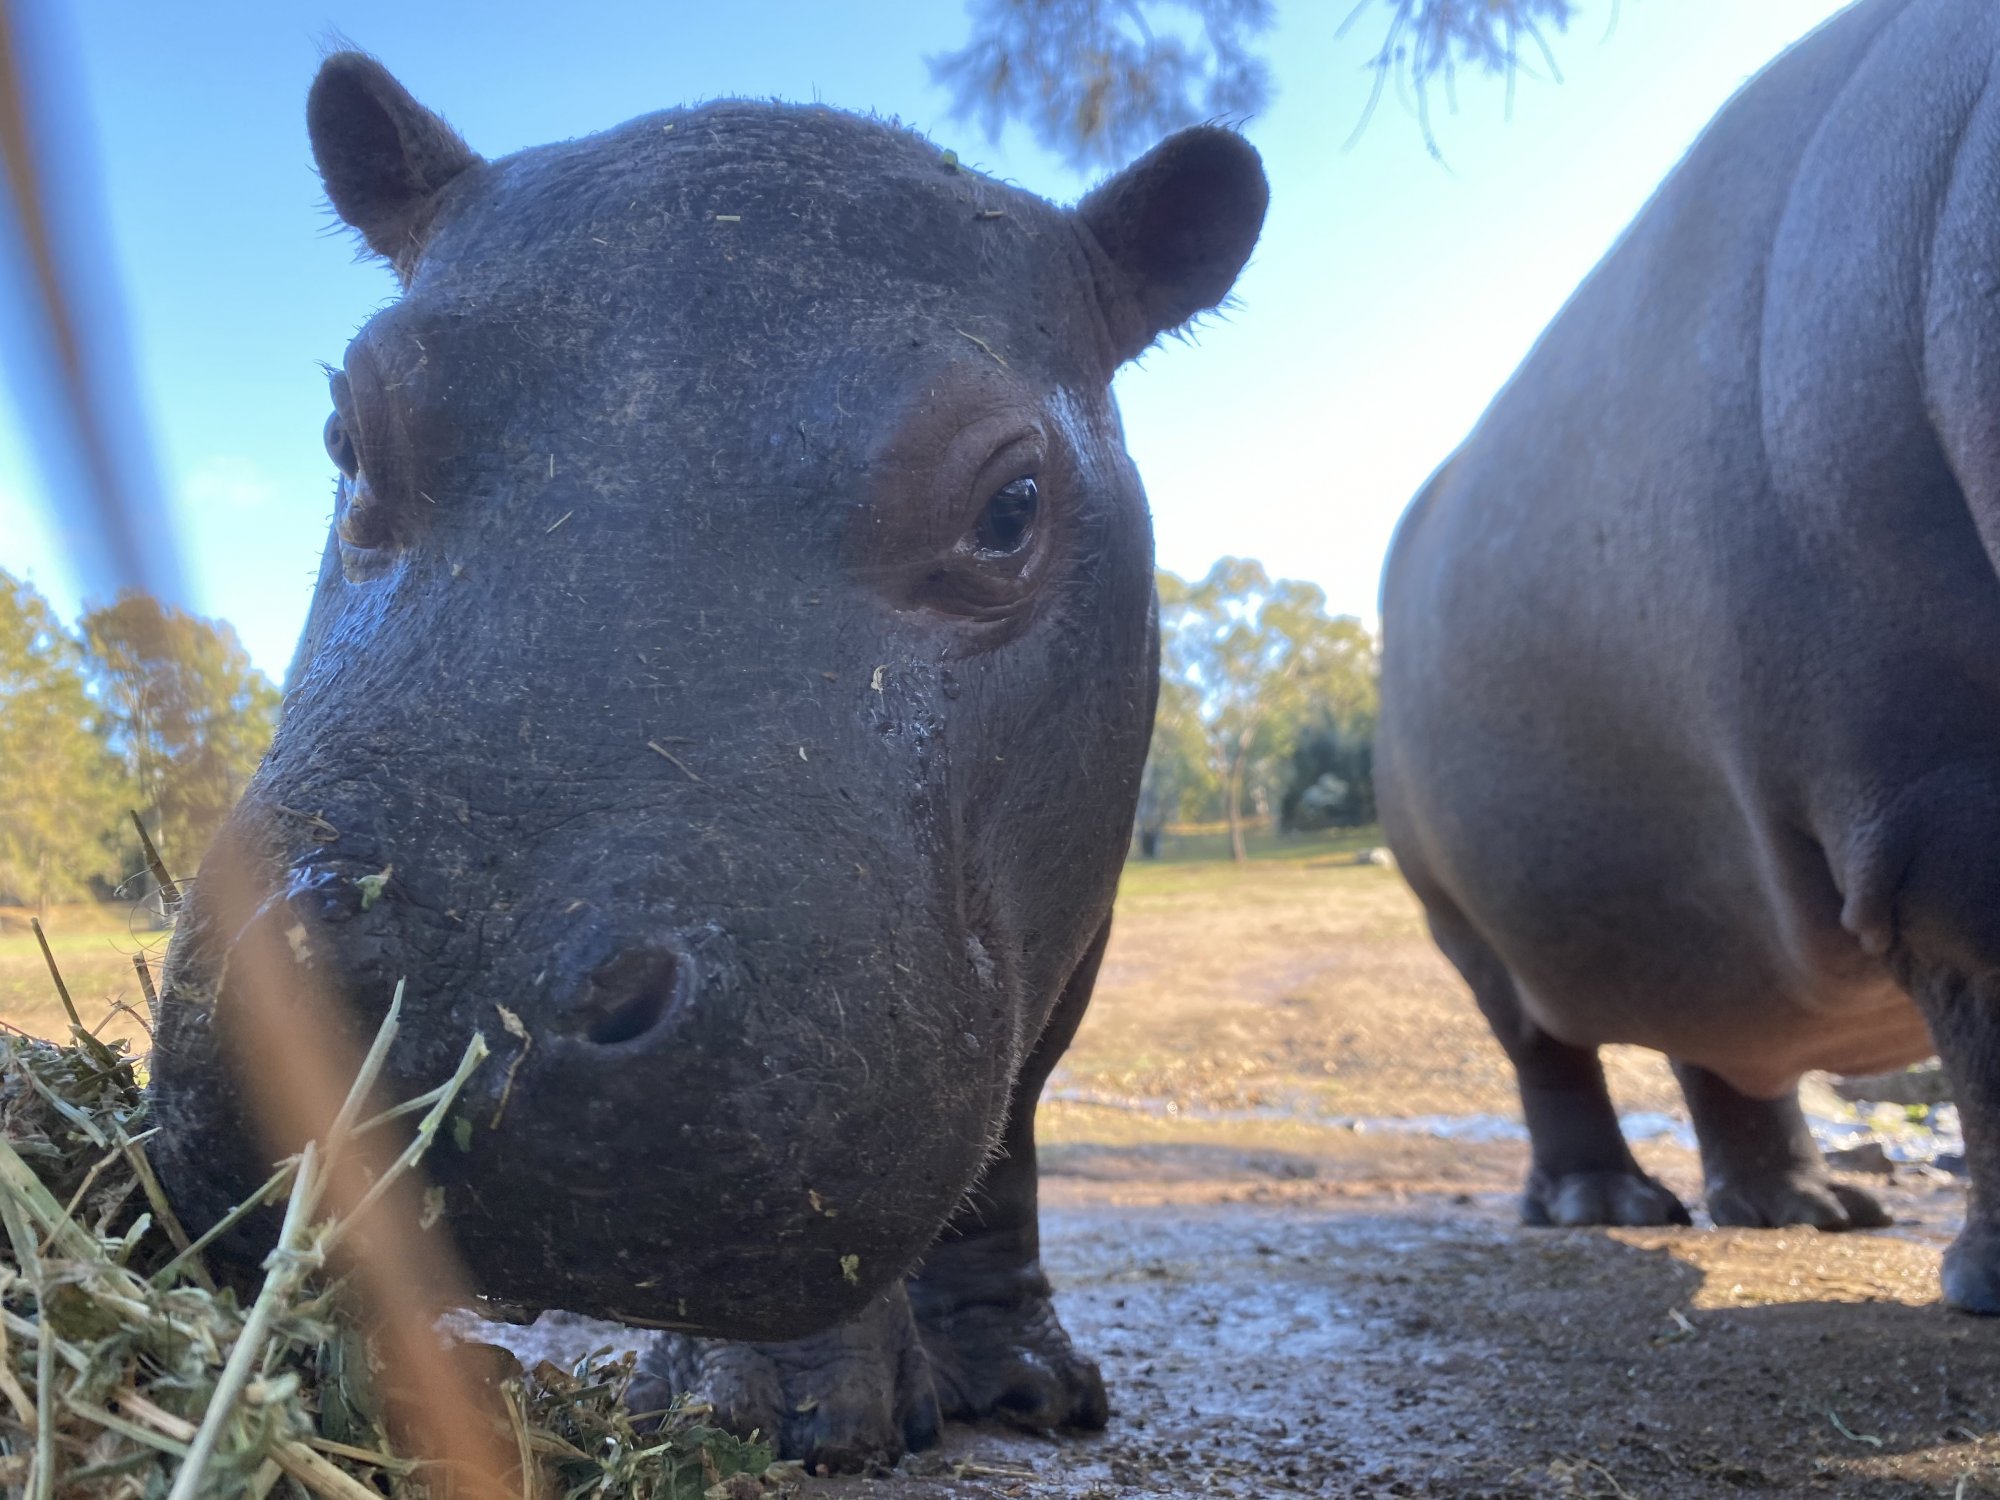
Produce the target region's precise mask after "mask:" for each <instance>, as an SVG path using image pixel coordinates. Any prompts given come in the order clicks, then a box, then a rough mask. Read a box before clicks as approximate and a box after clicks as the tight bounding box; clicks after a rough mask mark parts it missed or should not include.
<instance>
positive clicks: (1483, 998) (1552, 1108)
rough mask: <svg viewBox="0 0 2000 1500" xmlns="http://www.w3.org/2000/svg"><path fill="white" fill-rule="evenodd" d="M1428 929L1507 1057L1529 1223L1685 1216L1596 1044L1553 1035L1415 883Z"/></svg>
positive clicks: (1499, 967)
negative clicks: (1632, 1136)
mask: <svg viewBox="0 0 2000 1500" xmlns="http://www.w3.org/2000/svg"><path fill="white" fill-rule="evenodd" d="M1419 894H1421V895H1422V896H1423V900H1424V905H1425V907H1426V909H1427V912H1428V915H1429V917H1430V926H1431V935H1432V937H1433V938H1435V939H1436V941H1437V945H1438V947H1439V948H1440V949H1442V950H1443V952H1444V955H1445V957H1447V958H1449V959H1450V960H1451V961H1452V963H1453V965H1454V966H1455V967H1456V968H1457V969H1458V972H1459V973H1460V974H1462V975H1463V976H1464V977H1465V982H1466V983H1467V984H1468V985H1470V986H1471V988H1472V994H1473V998H1474V999H1476V1000H1477V1001H1478V1002H1479V1008H1480V1010H1481V1011H1483V1012H1484V1013H1485V1015H1486V1021H1487V1024H1488V1025H1490V1026H1491V1027H1492V1028H1493V1035H1494V1037H1495V1038H1496V1039H1497V1040H1498V1041H1499V1043H1500V1046H1501V1048H1502V1049H1503V1050H1504V1051H1505V1052H1506V1054H1507V1057H1508V1060H1509V1061H1511V1062H1512V1063H1513V1064H1514V1077H1515V1081H1516V1082H1517V1084H1518V1085H1519V1087H1520V1090H1521V1112H1522V1114H1523V1115H1524V1116H1525V1117H1526V1119H1527V1122H1528V1137H1529V1141H1530V1146H1531V1150H1532V1152H1533V1159H1532V1162H1531V1164H1530V1166H1529V1169H1528V1184H1527V1187H1526V1189H1525V1190H1524V1191H1523V1192H1522V1194H1521V1221H1522V1222H1523V1223H1524V1224H1536V1225H1551V1224H1561V1225H1574V1224H1686V1223H1688V1222H1689V1219H1688V1211H1687V1209H1686V1208H1685V1207H1683V1206H1682V1204H1681V1201H1680V1199H1678V1198H1676V1197H1675V1196H1674V1195H1673V1194H1672V1193H1671V1192H1669V1191H1668V1190H1667V1189H1666V1188H1664V1187H1662V1186H1661V1185H1660V1184H1659V1183H1658V1182H1656V1181H1654V1180H1653V1178H1651V1177H1649V1176H1648V1175H1647V1174H1646V1173H1645V1172H1644V1171H1643V1170H1642V1169H1641V1168H1640V1166H1639V1163H1638V1162H1637V1161H1635V1160H1634V1159H1633V1157H1632V1149H1631V1147H1630V1146H1628V1145H1626V1143H1625V1135H1624V1132H1623V1131H1621V1130H1620V1129H1619V1127H1618V1112H1617V1110H1616V1109H1614V1108H1613V1107H1612V1104H1611V1092H1610V1090H1609V1089H1607V1088H1606V1087H1605V1084H1604V1068H1603V1065H1602V1064H1601V1063H1599V1062H1598V1060H1597V1049H1596V1048H1595V1047H1573V1046H1571V1045H1570V1044H1569V1043H1568V1042H1564V1041H1560V1040H1558V1039H1557V1038H1555V1037H1553V1036H1550V1035H1549V1034H1548V1033H1547V1032H1546V1031H1544V1030H1542V1028H1541V1027H1540V1026H1538V1025H1536V1024H1535V1022H1534V1020H1533V1018H1531V1017H1530V1016H1529V1015H1528V1013H1527V1011H1526V1010H1525V1009H1524V1008H1523V1007H1522V1005H1521V1000H1520V995H1519V992H1518V991H1517V990H1516V988H1515V984H1514V976H1513V975H1512V974H1510V973H1508V972H1507V966H1506V965H1505V964H1503V963H1502V962H1501V961H1500V957H1499V955H1498V954H1496V953H1494V951H1493V950H1492V948H1491V947H1490V946H1488V944H1487V942H1486V940H1485V939H1484V938H1482V937H1480V936H1479V935H1478V933H1476V932H1475V931H1474V930H1473V929H1472V925H1471V924H1470V923H1469V922H1467V921H1466V920H1465V918H1464V917H1463V916H1461V915H1460V914H1459V913H1458V912H1457V910H1455V909H1454V908H1453V907H1451V906H1450V905H1449V904H1448V903H1447V902H1445V901H1444V900H1442V899H1441V898H1439V897H1436V896H1435V895H1432V894H1429V893H1423V892H1420V893H1419Z"/></svg>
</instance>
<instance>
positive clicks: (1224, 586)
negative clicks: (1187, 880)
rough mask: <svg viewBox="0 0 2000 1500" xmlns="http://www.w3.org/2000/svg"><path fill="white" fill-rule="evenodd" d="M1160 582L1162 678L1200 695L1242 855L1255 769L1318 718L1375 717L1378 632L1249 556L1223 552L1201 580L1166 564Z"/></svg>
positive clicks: (1200, 711) (1212, 760)
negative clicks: (1180, 575)
mask: <svg viewBox="0 0 2000 1500" xmlns="http://www.w3.org/2000/svg"><path fill="white" fill-rule="evenodd" d="M1158 586H1159V597H1160V655H1161V679H1162V683H1163V685H1164V684H1166V683H1177V684H1181V685H1184V687H1185V688H1186V690H1187V692H1188V693H1189V694H1190V695H1191V700H1190V701H1191V702H1192V705H1193V713H1194V716H1195V718H1196V720H1197V722H1198V723H1199V725H1200V728H1201V734H1202V738H1203V742H1204V745H1205V747H1206V757H1205V758H1206V761H1207V763H1208V766H1209V767H1210V769H1211V771H1212V773H1213V774H1214V776H1215V777H1216V779H1217V781H1218V782H1219V783H1220V787H1221V794H1222V813H1223V816H1224V818H1225V819H1226V820H1227V821H1228V823H1229V833H1230V847H1231V852H1232V853H1233V854H1234V855H1235V857H1236V858H1237V859H1242V858H1243V857H1244V846H1243V818H1244V812H1245V809H1244V805H1243V804H1244V797H1245V792H1246V789H1247V788H1248V787H1249V785H1250V782H1251V779H1252V776H1253V773H1254V772H1255V770H1256V769H1257V768H1258V767H1260V766H1271V765H1275V764H1276V763H1277V762H1278V761H1279V760H1280V759H1281V758H1282V757H1284V756H1285V755H1287V754H1289V753H1290V751H1291V749H1292V747H1293V745H1294V744H1295V743H1296V742H1297V740H1298V737H1299V734H1300V732H1301V731H1302V730H1303V729H1305V728H1306V727H1308V726H1309V725H1314V724H1318V723H1321V722H1325V721H1333V722H1338V723H1342V724H1347V725H1355V726H1359V725H1364V724H1372V722H1373V719H1374V715H1375V709H1376V701H1377V671H1378V666H1377V657H1378V652H1377V649H1376V644H1375V639H1374V637H1373V636H1372V635H1370V634H1369V632H1368V631H1367V629H1366V628H1365V627H1364V626H1363V625H1362V624H1361V622H1360V621H1359V620H1356V619H1355V618H1353V616H1351V615H1330V614H1328V613H1327V609H1326V595H1325V594H1324V593H1323V592H1322V591H1321V590H1320V588H1319V586H1318V585H1316V584H1311V583H1303V582H1300V581H1298V580H1296V579H1278V580H1275V581H1274V580H1273V579H1272V578H1271V576H1270V575H1269V574H1268V573H1266V572H1265V570H1264V566H1263V564H1262V563H1259V562H1256V561H1254V560H1250V559H1246V558H1236V557H1225V558H1223V559H1221V560H1220V561H1219V562H1217V563H1216V564H1215V566H1214V567H1213V568H1211V569H1210V570H1209V571H1208V574H1207V576H1206V577H1204V578H1202V579H1200V580H1199V581H1198V582H1195V583H1188V582H1185V581H1184V580H1182V579H1180V578H1177V577H1175V576H1174V575H1173V574H1172V573H1166V572H1162V573H1161V574H1160V575H1159V585H1158ZM1156 743H1157V737H1156Z"/></svg>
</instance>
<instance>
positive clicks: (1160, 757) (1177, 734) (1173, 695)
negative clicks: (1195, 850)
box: [1137, 574, 1222, 859]
mask: <svg viewBox="0 0 2000 1500" xmlns="http://www.w3.org/2000/svg"><path fill="white" fill-rule="evenodd" d="M1167 576H1168V577H1172V575H1171V574H1169V575H1167ZM1176 582H1178V580H1176ZM1221 790H1222V784H1221V782H1220V780H1219V779H1218V778H1217V777H1216V774H1215V768H1214V766H1213V764H1211V762H1210V760H1209V753H1208V735H1207V731H1206V729H1205V728H1204V726H1203V724H1202V721H1201V694H1200V693H1199V692H1198V691H1197V690H1196V688H1195V686H1194V684H1193V683H1191V682H1186V681H1183V680H1182V679H1180V678H1178V677H1172V676H1164V675H1163V676H1162V677H1161V679H1160V707H1159V711H1158V712H1157V713H1156V714H1155V715H1154V717H1153V743H1152V747H1151V749H1149V750H1148V751H1147V753H1146V772H1145V775H1144V776H1142V777H1141V778H1140V780H1139V815H1138V819H1137V825H1138V831H1139V852H1140V853H1141V854H1143V855H1144V856H1145V857H1146V858H1148V859H1151V858H1153V857H1154V856H1155V855H1157V854H1158V853H1159V851H1160V835H1161V834H1162V833H1163V832H1164V831H1165V830H1166V826H1167V824H1169V823H1173V822H1180V821H1184V820H1186V819H1190V818H1198V817H1200V816H1201V815H1202V813H1203V812H1204V811H1205V810H1206V809H1207V808H1208V807H1209V806H1211V805H1213V804H1214V802H1215V801H1216V799H1217V798H1218V796H1219V795H1220V793H1221Z"/></svg>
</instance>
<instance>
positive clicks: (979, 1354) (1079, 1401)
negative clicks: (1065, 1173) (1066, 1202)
mask: <svg viewBox="0 0 2000 1500" xmlns="http://www.w3.org/2000/svg"><path fill="white" fill-rule="evenodd" d="M1110 932H1111V924H1110V923H1109V922H1108V921H1107V922H1106V923H1105V925H1104V927H1103V928H1102V929H1101V930H1100V931H1099V932H1098V934H1097V937H1096V939H1095V940H1094V941H1093V942H1092V943H1091V945H1090V948H1089V950H1088V951H1087V952H1086V953H1085V954H1084V957H1083V961H1082V963H1080V964H1079V965H1078V966H1077V969H1076V972H1075V973H1074V974H1073V975H1072V976H1071V978H1070V981H1069V984H1068V985H1067V986H1066V987H1065V989H1064V991H1063V995H1062V999H1061V1000H1060V1001H1059V1002H1058V1003H1057V1005H1056V1009H1055V1011H1054V1013H1053V1014H1052V1015H1051V1016H1050V1017H1049V1022H1048V1025H1047V1026H1046V1027H1045V1028H1044V1029H1043V1031H1042V1037H1041V1040H1040V1041H1039V1042H1038V1043H1037V1044H1036V1047H1035V1050H1034V1053H1033V1054H1032V1055H1031V1056H1030V1057H1029V1059H1028V1062H1027V1065H1026V1066H1025V1067H1023V1068H1022V1070H1021V1075H1020V1078H1019V1079H1018V1080H1017V1081H1016V1083H1015V1086H1014V1098H1013V1104H1012V1107H1011V1109H1010V1110H1009V1112H1008V1117H1007V1130H1006V1134H1005V1136H1004V1137H1003V1144H1002V1148H1001V1152H1000V1155H999V1156H998V1157H997V1158H996V1159H995V1160H994V1161H993V1163H992V1165H991V1166H989V1167H988V1169H987V1172H986V1175H985V1177H984V1178H983V1179H981V1181H980V1184H979V1187H978V1188H977V1189H976V1190H975V1191H974V1193H973V1195H972V1197H970V1198H969V1199H968V1200H967V1201H966V1202H965V1203H964V1204H963V1205H962V1206H961V1207H960V1209H959V1211H958V1213H957V1214H956V1215H955V1216H954V1217H953V1218H952V1221H951V1222H950V1223H949V1224H948V1225H946V1226H945V1230H944V1233H943V1234H942V1235H941V1236H940V1237H939V1239H938V1243H937V1244H936V1245H935V1246H933V1247H932V1249H931V1252H930V1254H929V1255H927V1256H925V1257H924V1264H923V1269H922V1270H920V1271H919V1272H918V1273H917V1275H916V1276H915V1277H913V1278H912V1279H911V1281H910V1287H909V1291H910V1306H911V1308H912V1310H913V1311H914V1312H915V1313H916V1318H917V1326H918V1328H919V1330H920V1331H921V1332H922V1334H923V1340H924V1348H925V1350H926V1351H928V1353H929V1354H930V1360H931V1373H932V1377H933V1379H934V1380H935V1382H936V1387H937V1397H938V1404H939V1406H940V1407H941V1408H942V1409H943V1411H944V1414H945V1416H947V1417H949V1418H952V1419H955V1420H959V1421H977V1420H979V1419H981V1418H984V1417H997V1418H999V1419H1000V1420H1002V1421H1005V1422H1010V1423H1013V1424H1014V1425H1016V1426H1020V1427H1030V1428H1036V1429H1044V1428H1051V1427H1087V1428H1099V1427H1102V1426H1103V1425H1104V1423H1105V1419H1106V1417H1107V1415H1108V1408H1107V1406H1106V1403H1105V1398H1104V1380H1103V1377H1102V1376H1101V1375H1100V1374H1099V1373H1098V1369H1097V1362H1096V1361H1095V1360H1092V1359H1088V1358H1086V1357H1085V1356H1083V1355H1081V1354H1079V1353H1077V1352H1076V1350H1075V1348H1074V1347H1073V1346H1072V1345H1071V1343H1070V1340H1069V1335H1068V1333H1066V1332H1065V1331H1064V1330H1063V1326H1062V1323H1061V1321H1060V1320H1058V1319H1057V1317H1056V1310H1055V1304H1054V1302H1053V1301H1052V1300H1051V1299H1052V1295H1053V1294H1052V1291H1051V1289H1050V1286H1049V1279H1048V1277H1047V1276H1046V1275H1045V1274H1044V1273H1043V1271H1042V1263H1041V1232H1040V1225H1039V1222H1038V1219H1039V1213H1038V1203H1037V1173H1036V1167H1035V1105H1036V1101H1037V1100H1038V1099H1040V1097H1041V1092H1042V1086H1043V1085H1044V1084H1046V1083H1047V1082H1048V1077H1049V1074H1050V1072H1051V1071H1052V1070H1053V1069H1054V1068H1055V1065H1056V1062H1057V1060H1058V1059H1059V1058H1060V1057H1061V1056H1062V1055H1063V1052H1064V1051H1065V1050H1066V1049H1067V1048H1068V1047H1069V1044H1070V1039H1071V1038H1072V1037H1074V1036H1075V1035H1076V1028H1077V1025H1078V1023H1080V1022H1081V1021H1082V1020H1083V1012H1084V1009H1085V1007H1086V1006H1088V1005H1089V1003H1090V992H1091V989H1092V987H1093V986H1094V985H1095V984H1096V982H1097V970H1098V965H1099V964H1100V963H1101V962H1102V960H1103V958H1104V944H1105V940H1106V938H1107V937H1109V935H1110Z"/></svg>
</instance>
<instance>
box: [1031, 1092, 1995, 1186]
mask: <svg viewBox="0 0 2000 1500" xmlns="http://www.w3.org/2000/svg"><path fill="white" fill-rule="evenodd" d="M1810 1095H1811V1097H1810V1100H1809V1104H1810V1105H1811V1106H1812V1107H1809V1108H1808V1110H1807V1112H1806V1123H1807V1124H1808V1125H1809V1126H1810V1127H1811V1128H1812V1133H1813V1139H1814V1140H1816V1141H1818V1142H1819V1145H1820V1149H1821V1150H1822V1151H1843V1150H1852V1149H1853V1148H1855V1147H1857V1146H1864V1145H1868V1144H1871V1143H1872V1144H1875V1145H1879V1146H1880V1147H1881V1148H1882V1152H1883V1154H1884V1155H1885V1156H1886V1157H1887V1158H1888V1159H1889V1160H1890V1161H1892V1162H1896V1163H1899V1164H1903V1165H1924V1164H1939V1165H1944V1166H1947V1167H1955V1166H1956V1165H1957V1164H1958V1163H1960V1162H1962V1161H1963V1159H1964V1155H1965V1138H1964V1136H1963V1135H1962V1134H1961V1133H1960V1130H1959V1123H1958V1108H1957V1106H1956V1105H1952V1104H1940V1105H1937V1106H1935V1107H1933V1108H1930V1109H1927V1110H1924V1111H1921V1112H1920V1113H1919V1114H1918V1115H1917V1116H1916V1117H1913V1116H1912V1113H1911V1111H1909V1110H1907V1109H1905V1108H1903V1107H1902V1106H1900V1105H1888V1104H1878V1105H1873V1106H1868V1107H1865V1108H1864V1107H1860V1106H1855V1105H1851V1104H1846V1103H1844V1102H1843V1101H1842V1100H1841V1099H1840V1098H1839V1097H1838V1096H1837V1095H1835V1094H1833V1092H1832V1091H1831V1090H1830V1089H1826V1088H1824V1087H1820V1088H1814V1089H1811V1090H1810ZM1043 1097H1044V1098H1045V1099H1048V1100H1052V1101H1055V1102H1057V1103H1062V1104H1085V1105H1091V1106H1094V1107H1096V1108H1099V1109H1117V1110H1123V1111H1126V1112H1127V1113H1130V1114H1140V1115H1148V1116H1151V1117H1153V1118H1156V1119H1163V1120H1188V1121H1195V1122H1207V1123H1217V1124H1246V1123H1285V1124H1297V1125H1310V1126H1316V1127H1318V1128H1320V1129H1323V1130H1344V1131H1351V1132H1353V1133H1355V1134H1374V1135H1420V1136H1429V1137H1432V1138H1434V1139H1437V1140H1444V1141H1465V1142H1470V1143H1473V1144H1488V1143H1491V1142H1496V1141H1526V1140H1527V1139H1528V1129H1527V1126H1526V1125H1524V1124H1523V1123H1522V1122H1521V1120H1520V1119H1519V1118H1518V1117H1516V1116H1512V1115H1498V1114H1479V1113H1475V1114H1426V1115H1338V1114H1328V1113H1325V1112H1323V1111H1320V1110H1316V1109H1314V1108H1313V1107H1312V1105H1311V1103H1310V1101H1309V1100H1306V1099H1303V1098H1302V1099H1300V1100H1298V1101H1296V1102H1295V1103H1293V1104H1264V1105H1255V1106H1250V1107H1244V1108H1234V1109H1214V1108H1209V1107H1206V1106H1202V1105H1193V1104H1183V1103H1181V1102H1180V1101H1178V1100H1174V1099H1158V1098H1146V1097H1139V1098H1134V1097H1128V1096H1125V1095H1121V1094H1112V1093H1107V1092H1105V1091H1103V1090H1101V1089H1078V1088H1061V1087H1057V1088H1051V1089H1049V1090H1048V1091H1047V1092H1046V1093H1045V1094H1044V1095H1043ZM1618 1123H1619V1125H1620V1127H1621V1128H1622V1129H1623V1130H1624V1132H1625V1138H1626V1139H1627V1140H1629V1141H1670V1142H1672V1143H1673V1144H1674V1145H1677V1146H1680V1147H1682V1148H1684V1149H1686V1150H1689V1151H1693V1150H1696V1149H1697V1142H1696V1140H1695V1134H1694V1126H1693V1124H1692V1123H1691V1122H1690V1121H1689V1120H1688V1118H1687V1117H1686V1116H1685V1115H1682V1114H1679V1113H1676V1112H1669V1111H1666V1110H1632V1111H1630V1112H1628V1113H1626V1114H1622V1115H1620V1116H1619V1117H1618Z"/></svg>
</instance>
